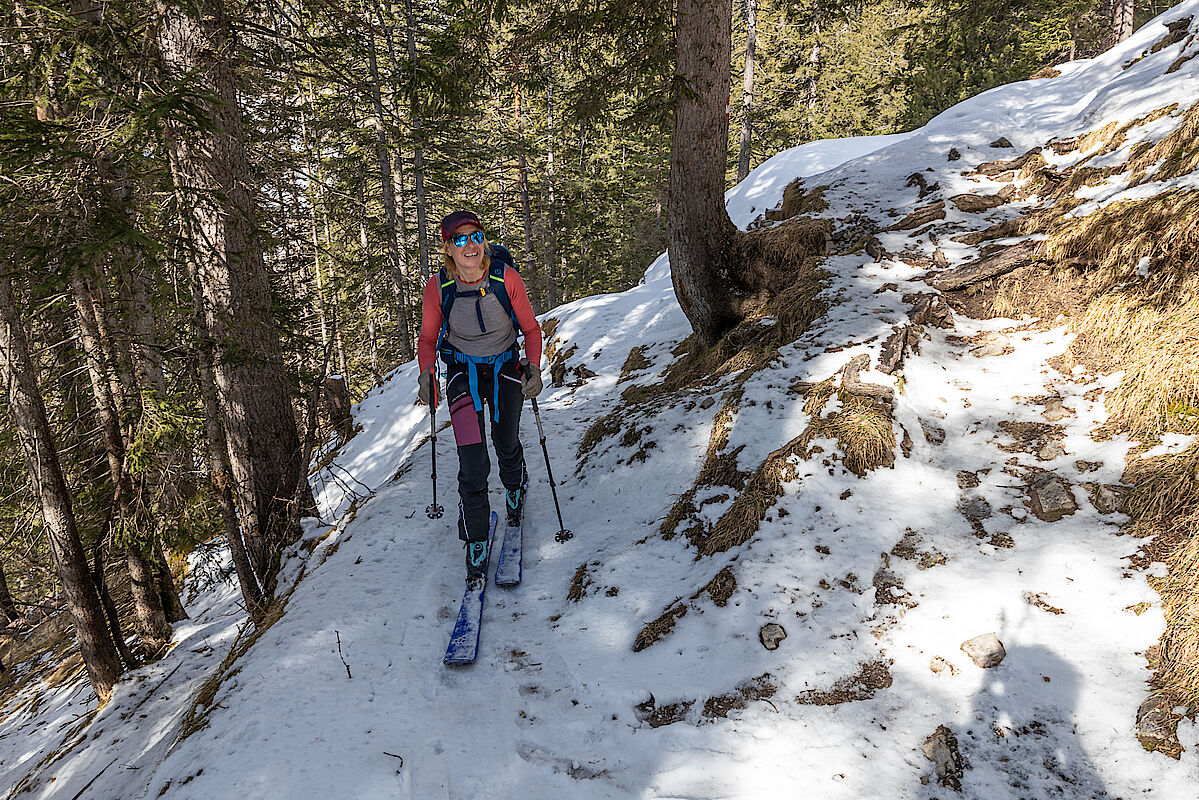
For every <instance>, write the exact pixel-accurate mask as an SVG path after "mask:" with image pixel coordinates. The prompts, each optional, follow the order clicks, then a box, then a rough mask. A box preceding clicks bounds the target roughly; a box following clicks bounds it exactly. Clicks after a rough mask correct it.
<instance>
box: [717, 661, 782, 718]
mask: <svg viewBox="0 0 1199 800" xmlns="http://www.w3.org/2000/svg"><path fill="white" fill-rule="evenodd" d="M770 677H771V676H770V673H769V672H767V673H765V674H764V675H759V676H758V677H756V678H752V679H750V680H748V681H746V682H744V683H742V684H740V685H738V686H737V688H736V689H734V690H733V691H731V692H728V693H727V694H721V695H717V696H716V697H709V698H708V699H707V700H705V701H704V707H703V710H702V711H701V712H700V715H701V716H702V717H703V718H705V719H716V718H720V719H727V718H728V715H729V712H731V711H738V710H740V709H742V708H745V707H747V706H748V705H749V704H750V702H751V701H755V700H768V699H769V698H771V697H774V693H775V692H777V691H778V687H777V686H776V685H775V684H774V682H773V681H772V680H771V679H770Z"/></svg>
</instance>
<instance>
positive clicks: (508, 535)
mask: <svg viewBox="0 0 1199 800" xmlns="http://www.w3.org/2000/svg"><path fill="white" fill-rule="evenodd" d="M522 527H523V521H522V524H521V525H509V526H508V527H507V528H505V529H504V543H503V544H502V545H501V546H500V563H499V565H498V566H497V567H496V568H495V585H496V586H506V587H511V586H516V585H518V584H519V583H520V562H521V543H522V540H523V534H522V533H521V528H522Z"/></svg>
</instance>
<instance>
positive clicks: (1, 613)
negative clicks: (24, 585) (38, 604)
mask: <svg viewBox="0 0 1199 800" xmlns="http://www.w3.org/2000/svg"><path fill="white" fill-rule="evenodd" d="M20 616H21V612H19V611H17V604H16V603H14V602H13V599H12V592H11V591H9V588H8V575H6V574H5V572H4V564H2V563H0V627H2V626H4V625H8V624H9V623H12V622H16V621H17V619H18V618H19V617H20Z"/></svg>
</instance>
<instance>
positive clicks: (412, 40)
mask: <svg viewBox="0 0 1199 800" xmlns="http://www.w3.org/2000/svg"><path fill="white" fill-rule="evenodd" d="M404 14H405V21H406V27H407V29H408V63H409V66H410V67H411V70H412V72H411V74H410V80H409V84H408V99H409V103H410V109H411V112H410V113H411V122H412V142H413V144H412V172H413V178H414V180H415V181H416V242H417V251H418V252H419V253H420V277H421V280H422V281H423V280H424V277H425V276H426V275H428V274H429V218H428V213H427V210H426V205H425V200H426V198H425V154H424V142H423V140H424V132H423V126H422V124H421V111H420V93H419V92H418V91H417V85H416V18H415V17H414V16H413V14H412V0H404Z"/></svg>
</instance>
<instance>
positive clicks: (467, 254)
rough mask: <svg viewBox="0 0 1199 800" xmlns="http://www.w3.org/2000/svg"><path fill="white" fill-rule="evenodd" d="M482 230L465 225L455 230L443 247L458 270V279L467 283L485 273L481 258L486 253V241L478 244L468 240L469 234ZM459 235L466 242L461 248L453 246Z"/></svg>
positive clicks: (475, 226)
mask: <svg viewBox="0 0 1199 800" xmlns="http://www.w3.org/2000/svg"><path fill="white" fill-rule="evenodd" d="M482 230H483V229H482V228H480V227H479V226H478V225H475V224H473V223H467V224H465V225H463V226H461V227H460V228H456V229H455V230H454V233H453V234H452V235H451V236H450V240H449V241H448V242H445V245H444V246H445V254H446V255H447V256H449V257H450V258H452V259H453V260H454V266H455V267H457V268H458V277H460V278H461V279H462V280H464V281H466V282H467V283H473V282H474V281H476V280H478V279H479V278H480V277H482V275H483V273H484V271H485V268H484V265H483V257H484V255H485V254H486V253H487V241H486V240H484V241H483V242H482V243H479V242H476V241H474V240H472V239H471V238H470V234H472V233H475V232H476V231H480V232H481V231H482ZM459 235H465V236H466V242H465V243H463V245H462V246H461V247H459V246H457V245H455V244H454V238H455V237H456V236H459Z"/></svg>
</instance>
